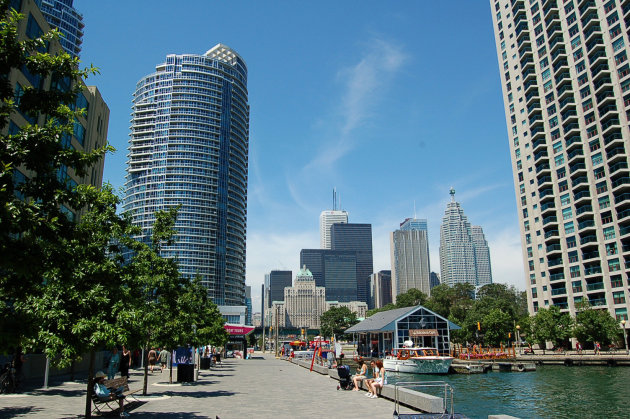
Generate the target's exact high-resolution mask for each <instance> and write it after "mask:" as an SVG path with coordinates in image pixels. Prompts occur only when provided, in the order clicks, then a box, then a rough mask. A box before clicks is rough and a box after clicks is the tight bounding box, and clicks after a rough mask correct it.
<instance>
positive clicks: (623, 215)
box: [617, 209, 630, 231]
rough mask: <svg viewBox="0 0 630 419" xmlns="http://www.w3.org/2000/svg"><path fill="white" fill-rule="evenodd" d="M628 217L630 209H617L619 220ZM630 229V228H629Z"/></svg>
mask: <svg viewBox="0 0 630 419" xmlns="http://www.w3.org/2000/svg"><path fill="white" fill-rule="evenodd" d="M626 217H630V209H625V210H622V211H617V221H620V220H622V219H624V218H626ZM628 230H629V231H630V229H628Z"/></svg>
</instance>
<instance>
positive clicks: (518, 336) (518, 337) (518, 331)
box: [516, 324, 521, 355]
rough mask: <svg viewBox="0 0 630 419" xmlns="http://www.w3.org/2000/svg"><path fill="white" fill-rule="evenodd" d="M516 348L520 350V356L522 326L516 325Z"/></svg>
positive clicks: (519, 351) (519, 352)
mask: <svg viewBox="0 0 630 419" xmlns="http://www.w3.org/2000/svg"><path fill="white" fill-rule="evenodd" d="M516 346H517V348H518V354H519V355H520V354H521V326H519V325H518V324H517V325H516Z"/></svg>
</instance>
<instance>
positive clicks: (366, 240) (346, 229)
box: [330, 223, 374, 308]
mask: <svg viewBox="0 0 630 419" xmlns="http://www.w3.org/2000/svg"><path fill="white" fill-rule="evenodd" d="M330 241H331V249H332V250H350V251H353V252H356V255H357V301H363V302H366V303H368V305H370V301H369V300H370V299H369V286H370V275H372V274H373V273H374V264H373V259H372V225H371V224H357V223H346V224H333V225H332V226H331V227H330ZM370 308H372V307H370Z"/></svg>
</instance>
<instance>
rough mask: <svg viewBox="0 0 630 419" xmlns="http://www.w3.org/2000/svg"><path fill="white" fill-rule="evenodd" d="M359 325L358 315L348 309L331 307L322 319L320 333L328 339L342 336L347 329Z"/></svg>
mask: <svg viewBox="0 0 630 419" xmlns="http://www.w3.org/2000/svg"><path fill="white" fill-rule="evenodd" d="M357 323H358V320H357V315H356V313H354V312H352V311H351V310H350V309H349V308H348V307H331V308H330V310H328V311H327V312H325V313H324V314H322V316H321V318H320V324H321V326H320V333H321V334H322V335H323V336H326V337H332V336H335V335H341V334H342V333H343V332H344V331H345V330H346V329H347V328H349V327H351V326H353V325H355V324H357Z"/></svg>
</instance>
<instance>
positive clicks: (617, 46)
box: [612, 37, 625, 52]
mask: <svg viewBox="0 0 630 419" xmlns="http://www.w3.org/2000/svg"><path fill="white" fill-rule="evenodd" d="M624 45H625V44H624V40H623V37H621V38H619V39H617V40H616V41H615V42H613V43H612V46H613V50H614V51H615V52H617V51H619V50H621V49H623V47H624Z"/></svg>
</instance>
